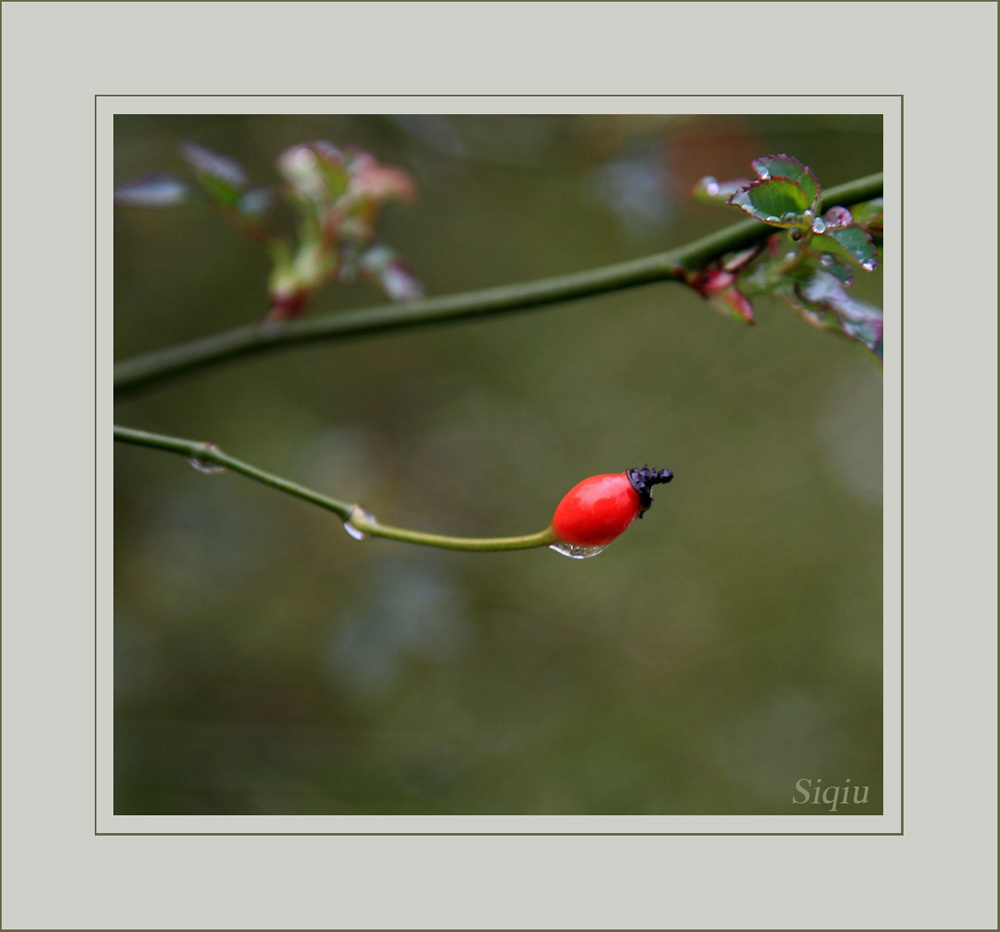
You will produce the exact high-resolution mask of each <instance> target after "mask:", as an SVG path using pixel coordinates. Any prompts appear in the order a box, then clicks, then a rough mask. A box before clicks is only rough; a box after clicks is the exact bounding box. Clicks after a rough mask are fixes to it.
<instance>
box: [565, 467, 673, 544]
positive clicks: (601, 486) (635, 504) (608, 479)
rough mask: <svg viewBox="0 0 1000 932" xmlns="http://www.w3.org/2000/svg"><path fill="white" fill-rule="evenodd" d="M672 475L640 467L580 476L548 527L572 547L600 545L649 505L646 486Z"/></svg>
mask: <svg viewBox="0 0 1000 932" xmlns="http://www.w3.org/2000/svg"><path fill="white" fill-rule="evenodd" d="M673 477H674V474H673V473H672V472H671V471H670V470H669V469H649V468H648V467H646V466H644V467H643V468H642V469H629V470H626V471H625V472H619V473H609V474H607V475H603V476H591V477H590V478H589V479H584V480H583V482H580V483H577V484H576V485H575V486H573V488H572V489H570V490H569V492H567V493H566V496H565V497H564V498H563V500H562V501H561V502H560V503H559V507H557V508H556V513H555V515H554V516H553V518H552V530H553V532H554V533H555V535H556V537H558V538H559V540H560V541H562V542H564V543H566V544H570V545H571V546H572V547H577V548H599V547H604V546H606V545H607V544H610V543H611V541H613V540H614V539H615V538H616V537H617V536H618V535H619V534H621V533H622V531H624V530H625V529H626V528H627V527H628V526H629V525H630V524H631V523H632V522H633V521H634V520H635V519H636V518H641V517H642V516H643V514H644V513H645V512H646V511H647V510H648V509H649V507H650V505H652V504H653V496H652V495H651V494H650V489H651V488H652V487H653V486H654V485H657V484H659V483H663V482H669V481H670V480H671V479H673Z"/></svg>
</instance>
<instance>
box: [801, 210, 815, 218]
mask: <svg viewBox="0 0 1000 932" xmlns="http://www.w3.org/2000/svg"><path fill="white" fill-rule="evenodd" d="M813 216H814V215H813V212H812V211H811V210H810V209H809V208H808V207H807V208H806V209H805V210H804V211H802V219H803V220H805V221H809V220H812V218H813Z"/></svg>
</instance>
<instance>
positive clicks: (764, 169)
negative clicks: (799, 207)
mask: <svg viewBox="0 0 1000 932" xmlns="http://www.w3.org/2000/svg"><path fill="white" fill-rule="evenodd" d="M750 164H751V165H753V168H754V171H755V172H757V174H758V175H760V177H761V178H762V179H764V180H767V179H769V178H789V179H791V180H792V181H796V182H798V184H799V185H800V186H801V188H802V190H803V191H805V193H806V197H807V198H808V199H809V208H810V209H811V210H812V212H813V213H814V214H818V213H819V212H820V209H821V208H822V205H823V199H822V196H821V194H822V192H821V189H820V184H819V179H818V178H817V177H816V176H815V175H814V174H813V173H812V169H810V168H809V167H808V166H806V165H803V164H802V163H801V162H800V161H799V160H798V159H797V158H794V157H793V156H791V155H765V156H764V157H763V158H760V159H754V160H753V161H752V162H751V163H750Z"/></svg>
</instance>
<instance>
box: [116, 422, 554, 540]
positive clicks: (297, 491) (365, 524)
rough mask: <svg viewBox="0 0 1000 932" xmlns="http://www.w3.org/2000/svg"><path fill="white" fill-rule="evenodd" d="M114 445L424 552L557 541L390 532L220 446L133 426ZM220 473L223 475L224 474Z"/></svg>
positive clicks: (120, 430) (547, 533) (544, 535)
mask: <svg viewBox="0 0 1000 932" xmlns="http://www.w3.org/2000/svg"><path fill="white" fill-rule="evenodd" d="M115 440H117V441H120V442H121V443H133V444H136V445H137V446H141V447H152V448H153V449H155V450H166V451H167V452H169V453H179V454H180V455H181V456H186V457H187V458H188V460H189V461H190V462H191V464H192V465H193V466H194V467H195V468H197V469H200V470H202V471H211V470H212V468H213V467H216V468H218V467H221V468H223V469H231V470H232V471H233V472H238V473H240V474H241V475H243V476H246V477H247V478H249V479H253V480H254V481H255V482H261V483H263V484H264V485H267V486H270V487H271V488H272V489H278V490H279V491H281V492H286V493H288V494H289V495H294V496H295V497H296V498H301V499H304V500H305V501H307V502H311V503H312V504H314V505H319V506H320V508H326V509H327V510H328V511H332V512H334V513H335V514H337V515H339V516H340V517H341V519H342V520H343V521H344V525H345V526H346V527H349V528H350V529H352V533H353V535H354V536H355V537H359V538H361V537H384V538H387V539H389V540H399V541H403V542H404V543H409V544H422V545H423V546H425V547H441V548H444V549H446V550H476V551H486V550H528V549H530V548H532V547H548V546H550V545H551V544H553V543H555V542H556V536H555V534H554V533H553V531H552V528H551V527H548V528H546V529H545V530H544V531H539V532H538V533H537V534H526V535H524V536H523V537H449V536H447V535H444V534H426V533H424V532H423V531H413V530H410V529H409V528H401V527H391V526H390V525H387V524H380V523H379V522H378V520H377V519H376V518H375V517H373V516H372V515H370V514H369V513H368V512H367V511H365V510H364V509H363V508H361V507H360V506H359V505H351V504H349V503H347V502H341V501H338V500H337V499H335V498H328V497H327V496H326V495H320V494H319V492H314V491H313V490H312V489H307V488H306V487H305V486H302V485H298V484H297V483H295V482H289V481H288V480H287V479H282V478H281V477H280V476H275V475H272V474H271V473H268V472H264V471H263V470H262V469H257V468H256V467H255V466H251V465H250V464H249V463H244V462H243V461H242V460H238V459H236V458H235V457H232V456H229V455H228V454H226V453H223V452H222V450H220V449H219V448H218V447H217V446H215V444H212V443H201V442H199V441H197V440H182V439H181V438H179V437H167V436H164V435H163V434H150V433H146V431H142V430H132V429H131V428H128V427H118V426H117V425H116V426H115ZM220 471H221V470H220Z"/></svg>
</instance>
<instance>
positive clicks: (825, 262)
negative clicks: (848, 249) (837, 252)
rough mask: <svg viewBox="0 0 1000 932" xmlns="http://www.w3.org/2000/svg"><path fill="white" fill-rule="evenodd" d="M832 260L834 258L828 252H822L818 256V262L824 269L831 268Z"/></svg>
mask: <svg viewBox="0 0 1000 932" xmlns="http://www.w3.org/2000/svg"><path fill="white" fill-rule="evenodd" d="M814 229H815V227H814ZM834 262H836V259H834V258H833V256H831V255H830V253H828V252H824V253H823V255H821V256H820V257H819V264H820V265H821V266H823V268H824V269H832V268H833V263H834Z"/></svg>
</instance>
